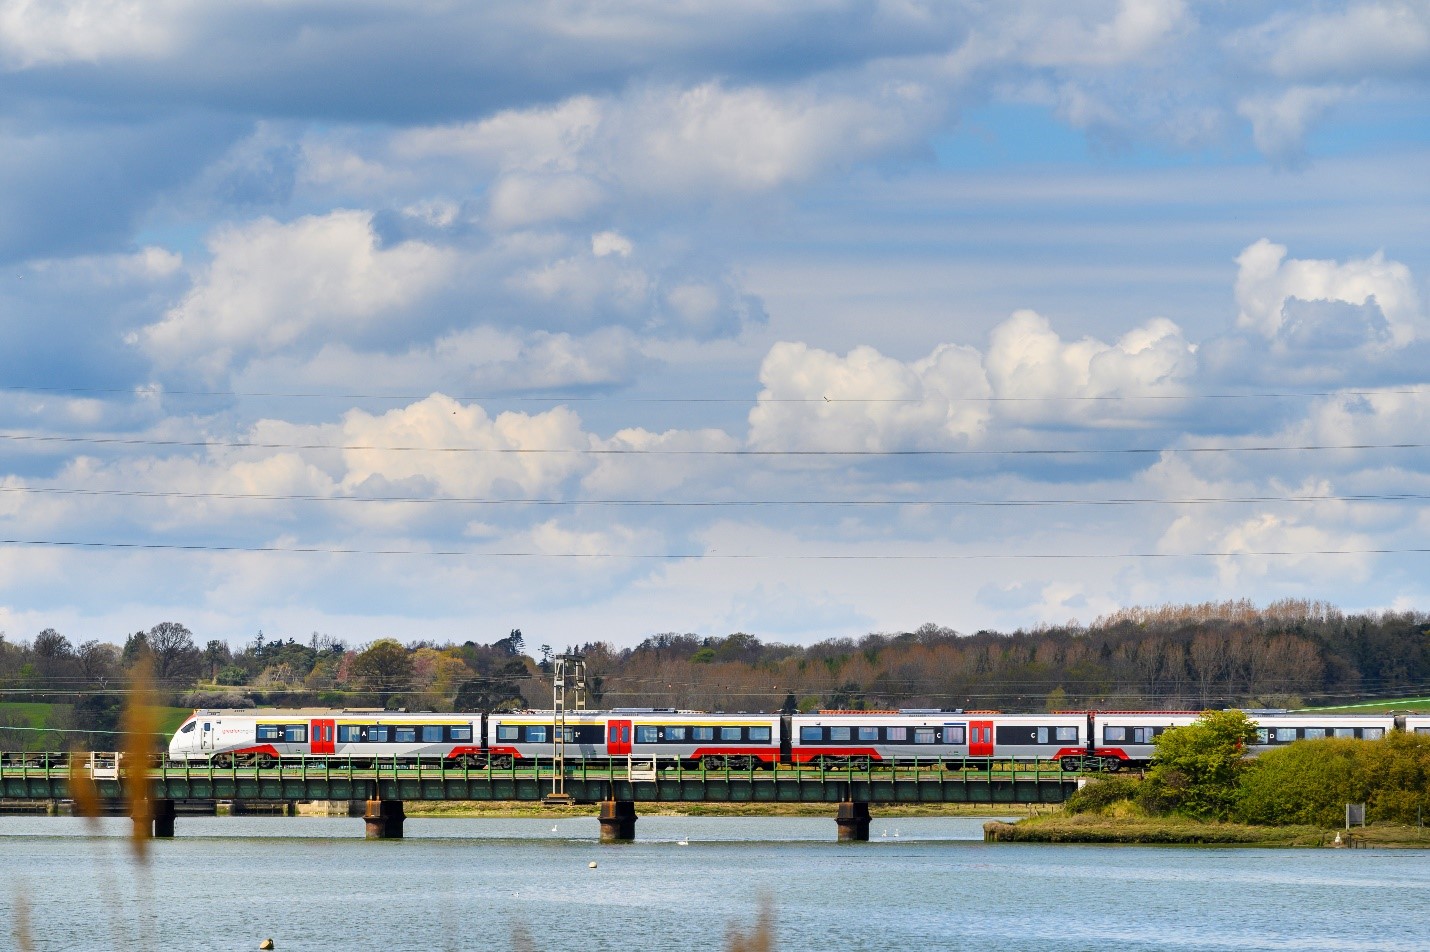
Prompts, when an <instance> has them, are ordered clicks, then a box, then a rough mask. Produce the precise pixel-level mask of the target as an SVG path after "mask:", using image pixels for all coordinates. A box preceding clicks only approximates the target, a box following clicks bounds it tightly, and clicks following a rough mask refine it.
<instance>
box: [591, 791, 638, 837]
mask: <svg viewBox="0 0 1430 952" xmlns="http://www.w3.org/2000/svg"><path fill="white" fill-rule="evenodd" d="M599 819H600V823H601V842H602V843H629V842H631V841H632V840H634V839H635V838H636V819H637V817H636V803H635V801H634V800H602V801H601V815H600V817H599Z"/></svg>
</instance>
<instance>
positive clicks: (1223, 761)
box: [1146, 711, 1256, 820]
mask: <svg viewBox="0 0 1430 952" xmlns="http://www.w3.org/2000/svg"><path fill="white" fill-rule="evenodd" d="M1255 742H1256V725H1255V724H1254V723H1252V720H1251V718H1249V717H1247V716H1246V715H1245V714H1243V713H1242V712H1241V711H1206V712H1204V713H1203V714H1202V715H1201V716H1200V717H1198V718H1197V719H1196V720H1195V721H1193V722H1192V723H1191V724H1188V725H1187V726H1185V727H1173V728H1171V729H1170V730H1167V731H1165V732H1164V733H1162V734H1161V735H1159V736H1158V737H1157V738H1156V739H1155V740H1154V741H1153V743H1154V744H1155V745H1156V749H1157V752H1156V754H1155V755H1154V759H1153V762H1152V770H1151V772H1150V774H1149V775H1148V778H1147V784H1148V791H1147V794H1146V795H1147V797H1148V801H1149V802H1151V803H1156V804H1158V805H1159V806H1162V805H1165V808H1166V809H1167V810H1170V811H1172V812H1175V813H1180V814H1182V815H1184V816H1189V817H1192V818H1193V819H1197V820H1224V819H1226V818H1227V816H1228V815H1229V814H1230V813H1231V811H1232V808H1233V806H1234V805H1235V803H1236V797H1237V788H1238V780H1239V778H1240V775H1241V772H1242V770H1243V769H1244V767H1245V762H1244V761H1243V759H1242V755H1243V754H1244V753H1245V751H1246V748H1247V747H1248V746H1250V745H1251V744H1253V743H1255Z"/></svg>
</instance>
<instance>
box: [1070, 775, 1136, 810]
mask: <svg viewBox="0 0 1430 952" xmlns="http://www.w3.org/2000/svg"><path fill="white" fill-rule="evenodd" d="M1141 790H1142V781H1141V779H1139V778H1137V777H1103V778H1101V779H1098V780H1089V781H1088V782H1087V784H1086V785H1085V786H1083V787H1082V788H1081V789H1079V790H1078V791H1077V792H1076V793H1074V794H1073V795H1072V796H1070V797H1068V799H1067V803H1065V804H1064V805H1063V806H1064V809H1066V810H1067V812H1069V813H1101V812H1102V811H1103V810H1106V809H1107V808H1108V807H1110V806H1112V805H1113V804H1115V803H1123V802H1126V801H1130V800H1137V799H1138V797H1139V795H1140V793H1141Z"/></svg>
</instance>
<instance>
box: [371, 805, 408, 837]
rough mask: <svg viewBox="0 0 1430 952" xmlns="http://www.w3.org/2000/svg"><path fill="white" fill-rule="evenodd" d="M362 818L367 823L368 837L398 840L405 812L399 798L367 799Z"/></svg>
mask: <svg viewBox="0 0 1430 952" xmlns="http://www.w3.org/2000/svg"><path fill="white" fill-rule="evenodd" d="M362 818H363V822H364V823H366V824H367V838H368V839H370V840H400V839H402V823H403V821H404V820H406V819H407V812H406V811H405V810H403V808H402V801H401V800H369V801H367V809H366V810H365V811H363V815H362Z"/></svg>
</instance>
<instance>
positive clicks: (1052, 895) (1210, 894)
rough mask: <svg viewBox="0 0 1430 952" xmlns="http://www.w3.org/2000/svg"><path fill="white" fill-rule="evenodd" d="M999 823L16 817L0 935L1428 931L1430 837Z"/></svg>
mask: <svg viewBox="0 0 1430 952" xmlns="http://www.w3.org/2000/svg"><path fill="white" fill-rule="evenodd" d="M876 814H877V811H876ZM982 823H983V821H982V820H980V819H974V818H917V819H911V818H900V819H898V820H897V821H888V822H885V821H883V820H881V819H879V818H878V817H877V815H876V817H875V819H874V822H873V826H872V829H871V837H872V838H871V841H870V842H869V843H861V844H844V845H841V844H839V843H837V842H835V825H834V821H833V819H815V818H751V817H740V818H713V817H704V818H676V817H654V816H652V817H643V818H641V819H640V820H639V821H638V822H637V824H636V836H637V841H636V842H635V843H631V844H615V845H601V844H599V843H598V842H597V825H596V821H595V820H594V819H580V820H573V819H555V820H553V819H511V820H502V819H489V818H483V819H450V818H442V819H409V820H408V821H407V824H406V833H407V838H406V839H404V840H392V841H367V840H365V839H364V838H363V824H362V821H361V820H359V819H349V818H318V817H294V818H289V817H204V818H200V817H184V816H181V817H179V818H178V836H177V837H175V838H174V839H172V840H164V841H154V842H153V843H151V845H150V854H149V860H148V862H147V864H144V865H138V864H136V863H135V862H134V861H133V860H132V858H131V854H130V850H129V844H128V842H127V840H126V839H125V837H126V835H127V833H128V830H129V821H128V820H124V819H111V820H103V821H99V824H98V827H97V828H96V827H94V826H90V825H87V824H86V823H85V822H84V821H82V820H77V819H71V818H51V817H18V816H16V817H9V816H7V817H0V923H5V925H3V926H0V928H3V929H4V930H5V931H4V932H0V948H9V947H12V946H13V945H14V943H15V939H14V935H13V930H12V928H11V925H10V924H11V923H13V922H14V921H15V916H16V912H17V905H18V906H23V907H24V908H25V909H26V910H27V911H28V917H29V921H30V933H31V937H32V940H33V946H34V948H35V949H37V950H70V949H74V950H80V949H84V950H91V949H123V950H130V949H166V950H167V949H194V950H199V949H203V950H228V949H233V950H253V949H256V948H257V947H258V943H259V941H260V940H261V939H263V938H265V937H272V938H273V939H274V941H275V943H276V946H277V949H278V950H279V952H305V950H338V949H341V950H375V952H376V950H382V952H404V950H412V952H419V950H421V952H426V950H442V949H452V950H457V949H515V948H535V949H539V950H557V949H581V950H613V952H614V950H622V952H624V950H632V949H641V950H664V949H672V950H675V949H680V950H683V949H692V950H702V949H709V950H716V949H722V948H724V947H725V945H726V938H727V932H728V930H729V928H730V927H731V926H735V927H738V928H740V929H742V930H745V931H748V929H749V928H750V927H751V926H752V924H753V922H754V919H755V916H756V915H757V912H758V910H759V908H760V905H761V903H762V902H764V901H767V902H768V903H769V905H770V907H771V910H772V914H773V918H774V926H775V935H776V948H778V949H780V950H784V952H813V950H821V952H824V950H831V949H860V950H871V952H880V950H889V952H910V950H915V949H917V950H935V949H967V950H1028V952H1083V950H1091V949H1097V950H1104V949H1134V950H1154V949H1156V950H1201V949H1208V950H1220V949H1247V950H1256V949H1266V950H1329V949H1336V950H1343V949H1344V950H1360V949H1386V950H1412V949H1414V950H1419V949H1423V948H1425V947H1427V945H1430V902H1427V899H1430V857H1427V856H1426V854H1425V853H1423V852H1419V851H1396V850H1265V849H1238V848H1228V847H1217V848H1193V847H1174V848H1165V847H1125V846H1123V847H1117V846H1046V845H1034V844H997V845H986V844H984V843H983V842H982ZM96 829H97V833H96ZM682 843H684V844H685V845H682ZM593 861H594V862H596V863H597V868H596V869H591V868H589V863H591V862H593Z"/></svg>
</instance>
